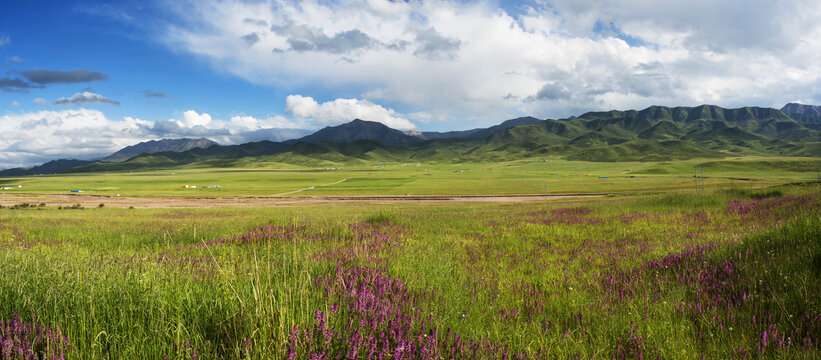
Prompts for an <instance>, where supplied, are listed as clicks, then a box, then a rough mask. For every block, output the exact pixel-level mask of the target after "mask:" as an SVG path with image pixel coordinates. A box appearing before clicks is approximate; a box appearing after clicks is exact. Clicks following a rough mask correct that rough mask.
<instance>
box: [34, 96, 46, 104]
mask: <svg viewBox="0 0 821 360" xmlns="http://www.w3.org/2000/svg"><path fill="white" fill-rule="evenodd" d="M34 102H35V103H37V104H40V105H48V100H46V99H43V98H39V97H38V98H36V99H34Z"/></svg>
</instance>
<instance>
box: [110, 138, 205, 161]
mask: <svg viewBox="0 0 821 360" xmlns="http://www.w3.org/2000/svg"><path fill="white" fill-rule="evenodd" d="M214 145H217V143H216V142H215V141H212V140H208V139H205V138H202V139H162V140H151V141H145V142H141V143H139V144H136V145H131V146H126V147H124V148H122V149H120V150H119V151H117V152H115V153H113V154H111V155H109V156H108V157H106V158H104V159H102V160H101V161H105V162H120V161H125V160H128V159H130V158H132V157H135V156H137V155H140V154H153V153H158V152H164V151H175V152H181V151H186V150H191V149H195V148H202V149H207V148H209V147H211V146H214Z"/></svg>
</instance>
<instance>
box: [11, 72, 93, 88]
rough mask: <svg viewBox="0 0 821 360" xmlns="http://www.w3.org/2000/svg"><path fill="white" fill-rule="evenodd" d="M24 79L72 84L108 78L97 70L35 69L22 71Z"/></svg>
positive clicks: (41, 82)
mask: <svg viewBox="0 0 821 360" xmlns="http://www.w3.org/2000/svg"><path fill="white" fill-rule="evenodd" d="M23 77H24V78H26V80H28V81H31V82H33V83H36V84H40V85H45V84H73V83H84V82H91V81H103V80H108V75H106V74H104V73H101V72H99V71H90V70H86V69H73V70H69V71H59V70H46V69H35V70H26V71H23Z"/></svg>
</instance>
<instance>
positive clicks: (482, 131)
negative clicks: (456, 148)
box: [405, 116, 542, 140]
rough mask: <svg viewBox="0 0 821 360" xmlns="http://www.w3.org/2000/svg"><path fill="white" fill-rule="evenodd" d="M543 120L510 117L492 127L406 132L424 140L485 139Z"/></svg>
mask: <svg viewBox="0 0 821 360" xmlns="http://www.w3.org/2000/svg"><path fill="white" fill-rule="evenodd" d="M541 121H542V120H539V119H537V118H534V117H531V116H526V117H520V118H515V119H510V120H507V121H505V122H502V123H501V124H499V125H494V126H491V127H488V128H476V129H470V130H461V131H447V132H433V131H425V132H419V131H406V132H405V133H406V134H408V135H411V136H416V137H419V138H421V139H424V140H431V139H451V138H457V139H484V138H486V137H488V136H490V135H493V133H495V132H497V131H499V130H504V129H510V128H512V127H514V126H519V125H529V124H535V123H537V122H541Z"/></svg>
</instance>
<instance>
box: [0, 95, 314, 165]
mask: <svg viewBox="0 0 821 360" xmlns="http://www.w3.org/2000/svg"><path fill="white" fill-rule="evenodd" d="M0 123H2V124H3V131H2V132H0V169H2V168H11V167H20V166H24V167H29V166H32V165H37V164H41V163H43V162H46V161H50V160H55V159H59V158H77V159H97V158H101V157H104V156H107V155H110V154H111V153H113V152H115V151H117V150H119V149H121V148H123V147H125V146H129V145H134V144H136V143H138V142H142V141H148V140H156V139H163V138H182V137H189V138H190V137H205V138H209V139H212V140H215V141H217V142H219V143H221V144H239V143H245V142H249V141H260V140H273V141H284V140H288V139H292V138H298V137H302V136H304V135H307V132H306V131H305V130H300V129H294V128H293V127H294V126H295V125H296V124H294V123H293V122H291V121H290V120H289V119H287V118H285V117H282V116H274V117H270V118H262V119H259V118H255V117H252V116H245V115H242V116H239V115H238V116H234V117H232V118H230V119H229V120H220V119H214V118H212V117H211V115H209V114H207V113H198V112H197V111H195V110H188V111H185V112H184V113H183V114H182V117H181V119H168V120H161V121H148V120H143V119H139V118H135V117H130V116H127V117H125V118H123V119H122V120H112V119H109V118H107V117H106V116H105V114H103V113H102V112H100V111H97V110H90V109H85V108H77V109H67V110H62V111H38V112H29V113H22V114H7V115H3V116H0Z"/></svg>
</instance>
